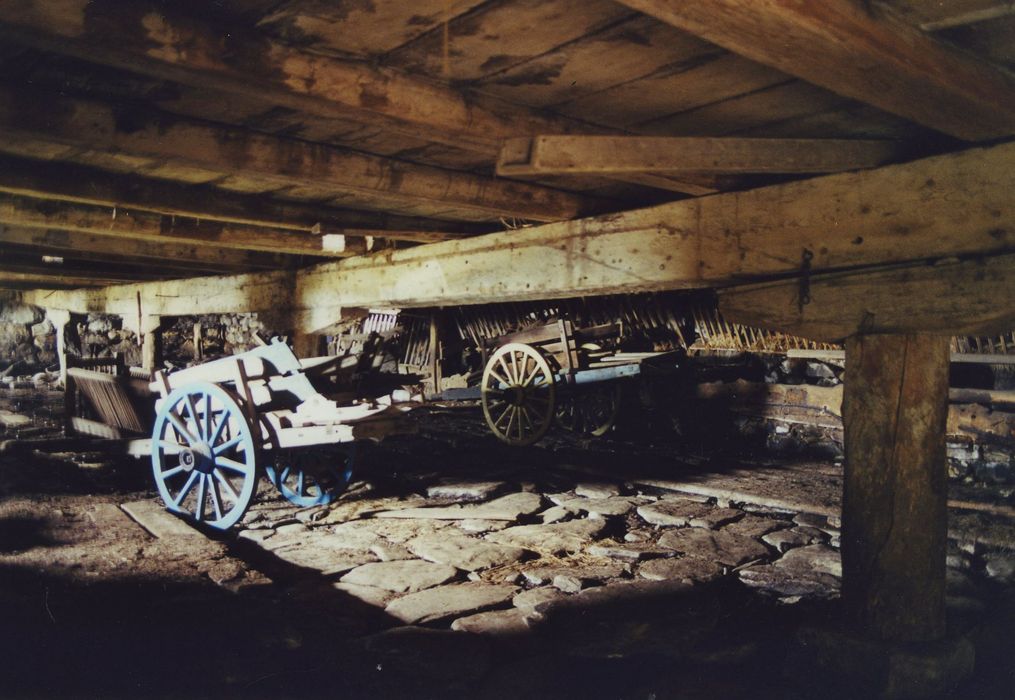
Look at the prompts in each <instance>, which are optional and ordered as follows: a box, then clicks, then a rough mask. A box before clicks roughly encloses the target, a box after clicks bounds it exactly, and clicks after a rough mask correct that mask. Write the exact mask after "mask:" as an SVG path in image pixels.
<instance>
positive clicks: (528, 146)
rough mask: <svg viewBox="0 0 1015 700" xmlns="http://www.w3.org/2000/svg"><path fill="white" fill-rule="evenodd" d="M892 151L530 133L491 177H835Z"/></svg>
mask: <svg viewBox="0 0 1015 700" xmlns="http://www.w3.org/2000/svg"><path fill="white" fill-rule="evenodd" d="M899 152H900V149H899V144H897V143H896V142H893V141H870V140H852V141H851V140H844V139H758V138H736V137H724V138H688V137H656V136H535V137H531V138H528V137H525V138H518V139H510V140H508V141H507V142H505V144H504V147H503V148H502V149H501V153H500V159H499V160H498V161H497V174H498V175H504V176H508V177H510V176H518V175H569V174H595V175H612V174H616V173H677V172H686V173H715V174H729V173H835V172H841V171H844V170H858V169H860V168H873V167H876V166H879V165H884V164H885V163H887V162H889V161H891V160H892V159H893V158H896V157H898V155H899Z"/></svg>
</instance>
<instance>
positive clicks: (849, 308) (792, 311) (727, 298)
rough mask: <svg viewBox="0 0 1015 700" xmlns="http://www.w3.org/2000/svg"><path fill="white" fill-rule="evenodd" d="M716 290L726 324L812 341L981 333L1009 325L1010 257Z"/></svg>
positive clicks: (1014, 290) (1013, 290) (1014, 299)
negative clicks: (803, 298) (804, 293)
mask: <svg viewBox="0 0 1015 700" xmlns="http://www.w3.org/2000/svg"><path fill="white" fill-rule="evenodd" d="M808 286H809V292H808V293H809V297H810V301H809V303H806V304H803V305H802V306H801V304H800V294H801V285H800V281H799V280H795V279H790V280H782V281H779V282H770V283H762V284H758V285H747V286H743V287H734V288H731V289H727V290H723V291H721V292H720V294H719V308H720V310H721V311H722V314H723V316H724V317H726V319H727V320H729V321H732V322H734V323H744V324H748V325H753V326H760V327H762V328H770V329H773V330H780V331H784V332H786V333H791V334H793V335H796V336H801V337H804V338H811V339H814V340H823V341H832V342H836V341H839V340H842V339H843V338H846V337H848V336H851V335H854V334H856V333H866V334H871V333H905V332H915V331H920V332H924V333H939V334H944V335H952V334H957V335H962V334H968V335H988V334H991V333H1003V332H1006V331H1009V330H1011V329H1012V328H1013V327H1015V255H999V256H994V257H987V258H983V259H973V260H965V261H961V262H959V261H955V260H947V261H945V262H942V263H940V264H937V265H927V264H920V265H907V266H902V267H892V268H888V269H874V270H857V271H850V272H837V273H828V274H822V275H816V276H814V277H811V278H810V281H809V285H808Z"/></svg>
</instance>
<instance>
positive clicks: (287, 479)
mask: <svg viewBox="0 0 1015 700" xmlns="http://www.w3.org/2000/svg"><path fill="white" fill-rule="evenodd" d="M355 456H356V448H355V445H354V443H350V444H349V445H348V446H347V447H344V448H341V449H329V450H315V451H313V452H311V451H309V450H307V449H303V450H286V451H283V452H280V453H279V454H278V455H277V456H276V457H275V459H274V464H269V465H266V466H265V468H264V470H265V473H266V474H267V475H268V479H269V480H270V481H271V483H273V484H274V485H275V488H277V489H278V490H279V493H281V494H282V495H283V496H284V497H285V499H286V500H287V501H289V502H290V503H292V504H294V505H297V506H300V507H301V508H310V507H312V506H324V505H327V504H329V503H331V502H332V501H334V500H335V499H336V498H338V496H339V494H341V493H342V492H343V491H345V489H346V487H347V486H348V485H349V481H350V480H351V479H352V470H353V464H354V462H355Z"/></svg>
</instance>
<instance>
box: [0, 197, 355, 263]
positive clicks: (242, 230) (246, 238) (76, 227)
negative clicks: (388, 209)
mask: <svg viewBox="0 0 1015 700" xmlns="http://www.w3.org/2000/svg"><path fill="white" fill-rule="evenodd" d="M0 224H6V225H8V226H14V227H21V228H37V229H46V230H48V229H59V230H63V231H75V232H79V233H91V234H96V235H100V236H105V237H107V238H124V239H127V240H134V241H154V242H157V243H161V242H166V243H178V244H179V243H183V244H190V245H194V246H205V247H211V248H214V249H217V248H228V249H234V250H259V251H266V252H272V253H286V254H289V255H314V256H319V257H342V256H348V255H359V254H362V253H364V252H366V244H365V242H364V241H363V239H346V238H345V237H344V236H341V235H336V234H329V235H324V236H316V235H314V234H311V233H303V232H299V231H277V230H273V229H268V228H260V227H255V226H246V225H243V224H227V223H222V222H216V221H204V220H199V219H182V218H176V217H168V216H164V215H161V214H154V213H151V212H146V211H133V210H130V209H123V208H118V207H111V208H107V207H90V206H86V205H83V204H71V203H65V202H47V201H44V200H36V199H28V198H24V197H14V196H11V195H0Z"/></svg>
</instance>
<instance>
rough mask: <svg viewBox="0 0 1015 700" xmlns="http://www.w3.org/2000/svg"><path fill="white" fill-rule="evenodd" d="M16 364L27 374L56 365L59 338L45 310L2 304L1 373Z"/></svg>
mask: <svg viewBox="0 0 1015 700" xmlns="http://www.w3.org/2000/svg"><path fill="white" fill-rule="evenodd" d="M12 362H17V363H18V366H17V368H15V371H17V372H19V373H24V374H32V373H34V372H39V371H42V370H43V369H45V368H46V367H49V366H52V365H54V364H56V363H57V357H56V335H55V333H54V329H53V324H51V323H50V322H49V321H48V320H46V313H45V312H44V311H43V310H42V309H39V308H36V307H34V306H27V305H25V304H21V303H18V302H10V301H8V302H3V303H0V370H2V369H6V368H7V366H9V365H10V364H11V363H12Z"/></svg>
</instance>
